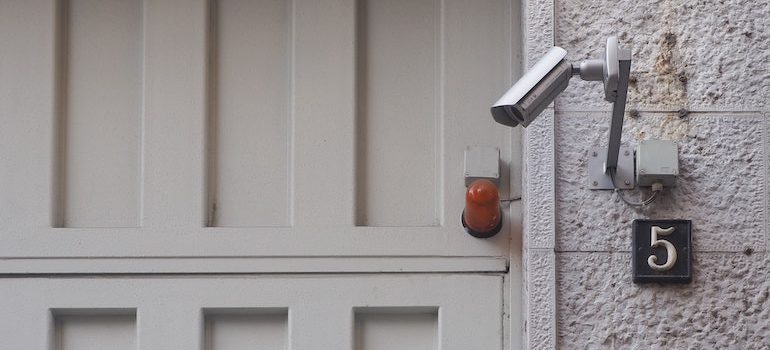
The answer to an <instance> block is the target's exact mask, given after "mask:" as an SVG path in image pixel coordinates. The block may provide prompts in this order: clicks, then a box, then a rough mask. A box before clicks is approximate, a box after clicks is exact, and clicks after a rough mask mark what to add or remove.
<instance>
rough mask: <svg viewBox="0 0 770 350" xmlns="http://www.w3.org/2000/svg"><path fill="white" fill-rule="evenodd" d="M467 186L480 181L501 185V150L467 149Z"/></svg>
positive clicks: (474, 147) (470, 147)
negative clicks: (484, 180) (489, 181)
mask: <svg viewBox="0 0 770 350" xmlns="http://www.w3.org/2000/svg"><path fill="white" fill-rule="evenodd" d="M464 168H465V169H464V170H465V186H466V187H467V186H469V185H470V184H471V182H473V181H475V180H478V179H487V180H491V181H492V182H494V183H495V184H496V185H498V186H499V185H500V150H499V149H498V148H497V147H489V146H468V147H466V148H465V166H464Z"/></svg>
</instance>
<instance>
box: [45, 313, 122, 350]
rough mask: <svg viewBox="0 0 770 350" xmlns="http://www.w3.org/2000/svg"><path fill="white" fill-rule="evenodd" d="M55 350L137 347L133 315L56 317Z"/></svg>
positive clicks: (118, 349) (97, 349)
mask: <svg viewBox="0 0 770 350" xmlns="http://www.w3.org/2000/svg"><path fill="white" fill-rule="evenodd" d="M54 327H55V330H54V332H55V340H54V342H55V344H56V345H55V347H54V350H101V349H104V347H105V346H109V349H115V350H135V349H136V316H135V315H88V314H84V315H70V316H60V317H55V326H54Z"/></svg>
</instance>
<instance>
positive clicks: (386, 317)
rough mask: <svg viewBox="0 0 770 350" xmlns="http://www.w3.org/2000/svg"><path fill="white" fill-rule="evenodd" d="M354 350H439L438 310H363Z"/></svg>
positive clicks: (359, 319)
mask: <svg viewBox="0 0 770 350" xmlns="http://www.w3.org/2000/svg"><path fill="white" fill-rule="evenodd" d="M355 320H356V324H355V343H356V346H355V350H389V349H402V350H438V349H439V347H438V346H439V343H438V310H427V311H423V310H420V309H415V310H409V309H406V310H404V309H395V310H389V309H379V310H377V309H374V310H368V309H360V310H357V311H356V314H355Z"/></svg>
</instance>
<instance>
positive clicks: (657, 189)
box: [609, 168, 663, 207]
mask: <svg viewBox="0 0 770 350" xmlns="http://www.w3.org/2000/svg"><path fill="white" fill-rule="evenodd" d="M609 170H610V179H611V180H612V187H614V188H615V192H616V193H617V194H618V197H620V199H621V200H622V201H623V202H624V203H626V204H628V205H629V206H632V207H643V206H646V205H650V204H652V202H654V201H655V199H656V198H658V193H660V192H662V191H663V185H662V184H660V183H654V184H653V185H652V195H650V197H649V198H647V199H645V200H642V201H641V202H631V201H629V200H628V199H626V197H625V196H624V195H623V192H621V190H620V189H619V188H618V186H617V185H615V173H616V172H617V169H615V168H610V169H609Z"/></svg>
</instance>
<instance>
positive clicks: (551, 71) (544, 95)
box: [491, 36, 630, 127]
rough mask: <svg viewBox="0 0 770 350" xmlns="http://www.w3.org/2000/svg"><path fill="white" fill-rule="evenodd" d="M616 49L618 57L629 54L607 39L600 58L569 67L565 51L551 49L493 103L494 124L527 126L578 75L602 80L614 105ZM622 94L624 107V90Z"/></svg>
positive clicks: (616, 71) (616, 73)
mask: <svg viewBox="0 0 770 350" xmlns="http://www.w3.org/2000/svg"><path fill="white" fill-rule="evenodd" d="M619 50H620V51H622V52H621V54H622V55H625V54H626V53H627V54H628V55H630V52H628V50H622V49H620V48H619V47H618V39H617V37H614V36H612V37H609V38H608V39H607V47H606V50H605V54H604V58H603V59H592V60H586V61H583V62H580V63H577V64H571V63H569V62H567V60H566V59H565V57H566V56H567V51H565V50H564V49H562V48H560V47H553V48H551V49H550V50H548V52H547V53H546V54H545V56H543V58H541V59H540V60H539V61H537V63H535V65H534V66H532V69H530V70H529V71H528V72H527V73H525V74H524V75H523V76H522V77H521V79H519V80H518V81H517V82H516V83H515V84H513V86H512V87H511V88H510V89H509V90H508V92H506V93H505V95H503V97H500V99H499V100H497V102H496V103H495V104H494V105H493V106H492V108H491V112H492V117H493V118H494V119H495V121H496V122H498V123H500V124H503V125H507V126H511V127H514V126H516V125H518V124H521V125H522V126H523V127H527V126H529V124H530V123H532V121H533V120H535V118H537V116H538V115H540V113H542V112H543V110H544V109H545V108H546V107H547V106H548V105H550V104H551V102H553V100H554V99H555V98H556V96H558V95H559V94H560V93H561V92H562V91H564V89H566V88H567V85H568V84H569V80H570V78H572V76H573V75H579V76H580V78H581V79H583V80H589V81H603V82H604V92H605V99H606V100H607V101H610V102H615V100H616V99H617V97H618V85H619V59H620V58H619V56H618V55H619ZM629 61H630V57H629ZM622 93H623V94H624V95H623V98H624V101H623V103H624V104H625V91H623V92H622Z"/></svg>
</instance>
